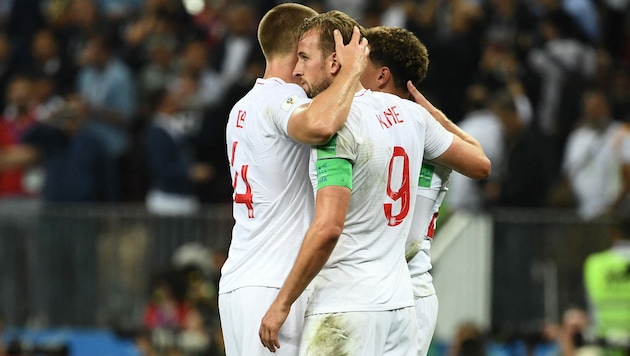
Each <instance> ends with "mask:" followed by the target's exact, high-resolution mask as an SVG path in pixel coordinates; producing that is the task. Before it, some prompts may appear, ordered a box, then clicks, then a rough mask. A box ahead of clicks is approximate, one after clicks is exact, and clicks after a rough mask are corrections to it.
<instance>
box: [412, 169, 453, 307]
mask: <svg viewBox="0 0 630 356" xmlns="http://www.w3.org/2000/svg"><path fill="white" fill-rule="evenodd" d="M451 172H452V170H451V169H450V168H447V167H444V166H442V165H439V164H437V163H433V162H430V161H424V162H423V163H422V169H421V170H420V179H419V180H418V192H417V195H418V199H417V200H416V209H415V211H414V215H413V224H412V226H411V231H410V232H409V236H408V237H407V246H406V251H405V258H406V260H407V265H408V267H409V273H410V274H411V283H412V284H413V294H414V297H416V298H419V297H426V296H429V295H432V294H435V287H434V286H433V277H432V276H431V274H430V273H429V271H430V270H431V268H432V266H431V251H430V249H431V243H432V242H433V234H434V233H435V225H436V223H437V218H438V211H439V209H440V205H442V201H443V200H444V195H446V192H447V190H448V178H449V176H450V174H451Z"/></svg>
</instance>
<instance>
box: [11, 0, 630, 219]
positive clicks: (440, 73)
mask: <svg viewBox="0 0 630 356" xmlns="http://www.w3.org/2000/svg"><path fill="white" fill-rule="evenodd" d="M277 2H278V1H271V0H268V1H236V0H223V1H220V0H205V1H203V0H125V1H122V0H20V1H15V0H13V1H11V0H5V1H3V2H1V3H0V110H1V111H0V112H1V113H2V117H1V118H0V198H3V199H15V198H19V199H23V198H35V199H40V200H42V201H44V202H129V201H131V202H146V204H147V207H148V208H149V209H150V211H152V212H155V213H164V214H181V213H186V212H189V211H194V210H195V209H196V208H197V207H198V206H199V204H207V203H225V202H230V199H231V185H230V177H229V172H228V166H227V159H226V149H225V143H224V129H225V127H224V126H225V123H226V120H227V114H228V112H229V109H230V108H231V106H232V105H233V104H234V102H235V101H236V100H237V99H239V98H240V97H241V96H242V95H243V93H245V92H246V91H247V90H248V89H249V88H250V87H251V85H252V83H253V82H254V80H255V78H256V77H260V76H262V74H263V71H264V58H263V56H262V55H261V52H260V50H259V46H258V44H257V40H256V28H257V23H258V20H259V19H260V17H261V16H262V15H263V14H264V12H265V11H267V10H268V9H269V8H271V7H272V6H274V5H275V4H276V3H277ZM305 3H306V4H307V5H309V6H312V7H313V8H315V9H317V10H318V11H325V10H329V9H339V10H342V11H344V12H346V13H348V14H350V15H351V16H353V17H354V18H356V19H357V20H358V21H359V22H360V23H361V24H362V25H364V26H366V27H371V26H377V25H386V26H396V27H405V28H408V29H410V30H412V31H413V32H414V33H415V34H416V35H417V36H418V37H419V38H420V39H421V40H422V42H423V43H424V44H425V45H426V46H427V48H428V51H429V57H430V65H429V72H428V76H427V78H426V80H424V82H422V83H419V87H420V89H421V90H422V92H423V93H424V95H425V96H426V97H427V98H429V99H430V100H431V101H432V102H433V103H434V104H435V105H436V106H437V107H439V108H441V109H442V110H443V111H444V112H445V113H446V114H447V116H448V117H449V118H450V119H451V120H453V121H454V122H456V123H458V124H460V125H462V127H463V128H464V129H466V130H467V131H469V132H470V133H471V134H472V135H473V136H475V137H476V138H477V139H478V140H479V141H480V142H481V143H482V145H483V146H484V149H485V150H486V152H487V154H488V156H489V157H490V158H491V160H492V163H493V175H492V176H491V177H490V178H489V179H487V180H485V181H483V182H472V181H469V180H467V179H465V178H463V177H462V176H459V175H456V176H455V177H454V178H453V182H452V183H451V192H450V193H449V197H447V201H446V208H447V209H451V210H457V209H468V210H475V211H479V210H484V209H488V208H492V207H494V206H516V207H546V206H571V207H576V208H577V209H578V212H579V213H580V215H581V216H582V217H584V218H585V219H593V218H596V217H598V216H601V215H605V214H610V213H611V212H612V213H620V212H624V211H626V212H627V210H628V209H627V203H626V204H625V206H626V208H624V199H625V200H626V201H627V200H628V198H627V196H628V192H629V191H630V188H629V187H630V183H628V181H629V180H630V178H628V176H630V174H629V173H627V171H628V168H627V167H628V163H629V162H630V157H628V156H630V153H628V152H630V145H629V144H628V142H627V141H628V139H627V136H629V135H628V127H627V125H626V126H624V125H621V124H622V123H626V124H627V123H628V121H630V21H629V20H630V15H629V14H630V10H629V5H628V1H626V0H488V1H479V0H449V1H446V0H423V1H393V0H346V1H311V2H305ZM278 40H279V41H281V40H282V39H278ZM578 131H579V132H578ZM572 134H573V135H572ZM624 136H625V137H626V139H623V138H622V137H624ZM571 137H573V138H572V139H571ZM624 170H626V174H623V171H624ZM624 209H625V210H624Z"/></svg>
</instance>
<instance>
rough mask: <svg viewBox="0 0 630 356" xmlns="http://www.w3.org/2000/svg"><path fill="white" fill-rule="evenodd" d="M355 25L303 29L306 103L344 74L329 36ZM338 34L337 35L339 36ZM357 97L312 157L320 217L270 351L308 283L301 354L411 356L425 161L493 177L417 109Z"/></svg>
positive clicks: (278, 304) (273, 327) (274, 314)
mask: <svg viewBox="0 0 630 356" xmlns="http://www.w3.org/2000/svg"><path fill="white" fill-rule="evenodd" d="M353 27H359V25H358V24H357V23H356V21H354V20H353V19H351V18H349V17H348V16H347V15H345V14H343V13H341V12H339V11H329V12H327V13H324V14H320V15H317V16H314V17H311V18H309V19H308V20H306V21H305V23H304V25H303V26H302V27H301V29H300V30H301V37H300V42H299V45H298V57H299V60H298V63H297V65H296V68H295V71H294V73H295V75H297V76H298V77H299V78H300V79H301V82H302V87H303V88H304V89H305V91H306V92H307V94H308V95H309V96H311V97H315V98H317V95H318V94H319V93H321V92H322V90H324V89H326V88H327V87H328V86H329V85H334V83H335V82H336V80H338V73H339V70H340V68H342V67H343V66H342V65H339V63H338V61H337V60H336V53H335V49H334V47H333V46H332V43H333V37H335V38H336V37H337V36H340V35H343V37H344V39H345V40H346V41H347V40H348V39H349V38H350V35H351V33H352V28H353ZM333 29H339V30H340V32H341V34H339V33H334V36H333ZM362 31H364V30H363V29H362ZM356 90H357V91H356V94H355V98H354V101H353V103H352V107H351V109H350V115H349V117H348V119H347V121H346V124H345V125H344V127H343V128H342V129H341V130H340V131H339V132H338V133H337V135H335V136H334V137H333V139H332V140H330V141H329V142H328V143H327V144H325V145H319V146H317V147H316V148H315V149H314V150H313V152H312V155H313V159H314V161H315V162H316V163H315V168H316V171H317V180H316V182H315V183H314V184H315V185H316V186H317V196H316V202H315V203H316V206H315V217H314V219H313V222H312V223H311V226H310V227H309V229H308V231H307V233H306V236H305V238H304V242H303V244H302V247H301V249H300V252H299V254H298V257H297V260H296V261H295V264H294V265H293V268H292V269H291V272H290V273H289V276H288V277H287V280H286V282H285V283H284V285H283V287H282V289H281V290H280V292H279V294H278V297H277V298H276V300H275V301H274V302H273V304H272V305H271V307H270V308H269V310H268V311H267V314H266V315H265V317H264V318H263V319H262V322H261V326H260V332H259V335H260V339H261V342H262V343H263V345H265V346H266V347H267V348H269V350H271V351H277V350H279V349H278V347H280V346H282V347H283V344H282V343H280V342H279V340H278V329H279V328H280V327H281V325H282V324H283V323H284V321H285V318H286V316H287V315H288V314H289V313H290V312H291V306H292V304H293V301H294V300H295V299H296V298H298V297H299V295H300V294H301V293H302V291H303V290H304V289H305V288H307V286H308V285H309V283H311V281H312V283H311V285H312V289H313V290H312V294H311V296H310V298H309V305H308V307H307V312H306V321H305V327H304V333H303V336H302V343H301V347H300V355H343V354H346V355H379V356H382V355H415V353H416V352H417V351H416V349H417V327H416V318H415V314H414V312H413V305H414V302H413V292H412V286H411V281H410V276H409V272H408V269H407V266H406V262H405V260H404V259H403V256H404V253H405V240H406V237H407V235H408V234H409V229H410V228H411V217H412V215H413V209H414V205H415V200H416V190H417V187H416V184H414V183H415V182H416V181H417V180H418V178H419V174H420V166H421V162H422V158H423V156H425V155H426V157H427V158H429V159H434V158H435V159H439V160H440V161H441V162H442V163H443V164H447V165H449V166H451V168H456V169H458V170H462V171H464V172H466V173H467V174H470V175H472V176H477V177H480V178H481V177H485V176H486V175H487V174H488V173H489V169H490V164H489V161H488V160H487V158H486V157H485V156H483V155H481V156H479V155H476V154H470V152H469V151H467V150H465V149H464V147H463V142H462V141H461V139H460V138H458V137H456V136H453V135H452V134H451V133H449V132H447V131H446V130H445V129H444V128H443V127H442V126H440V125H439V123H437V121H435V120H434V119H433V118H431V117H430V115H429V114H428V112H427V111H426V110H424V109H423V108H422V107H421V106H419V105H417V104H415V103H413V102H411V101H409V100H404V99H401V98H399V97H396V96H395V95H391V94H387V93H378V92H372V91H369V90H366V89H364V88H363V87H362V86H361V85H360V84H359V85H357V87H356ZM280 349H281V348H280Z"/></svg>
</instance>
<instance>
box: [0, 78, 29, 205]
mask: <svg viewBox="0 0 630 356" xmlns="http://www.w3.org/2000/svg"><path fill="white" fill-rule="evenodd" d="M32 91H33V81H32V80H31V79H30V78H29V77H27V76H22V75H18V76H15V77H13V78H12V79H11V80H10V82H9V84H8V88H7V106H6V108H5V109H4V112H3V113H2V115H1V117H0V149H1V150H2V153H3V154H4V155H6V154H7V153H8V152H9V151H13V150H14V147H15V146H17V145H18V144H19V143H20V138H21V136H22V134H23V133H24V132H25V131H26V130H27V129H28V128H30V127H31V126H33V125H34V124H35V113H34V111H33V108H32ZM0 166H2V164H0ZM24 174H25V168H24V167H20V166H12V167H6V168H5V169H2V170H1V171H0V197H3V198H7V197H20V196H22V197H24V196H27V195H28V192H27V190H26V189H25V186H24Z"/></svg>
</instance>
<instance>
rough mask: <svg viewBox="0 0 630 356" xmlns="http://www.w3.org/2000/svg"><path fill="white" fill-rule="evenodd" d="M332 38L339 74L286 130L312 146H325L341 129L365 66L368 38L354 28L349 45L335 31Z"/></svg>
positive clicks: (298, 111) (293, 116)
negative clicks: (333, 39)
mask: <svg viewBox="0 0 630 356" xmlns="http://www.w3.org/2000/svg"><path fill="white" fill-rule="evenodd" d="M334 37H335V56H336V60H337V62H338V63H339V65H340V70H339V74H338V75H337V77H336V78H335V80H333V82H332V84H331V85H330V87H328V88H327V89H326V90H324V91H323V92H322V93H320V94H319V95H317V96H316V97H315V98H314V99H313V101H311V102H310V103H309V104H305V105H302V106H301V107H299V108H297V109H295V110H294V111H293V113H292V114H291V118H290V119H289V123H288V128H287V129H288V133H289V136H291V138H293V139H294V140H296V141H298V142H302V143H306V144H311V145H313V144H322V143H326V142H328V140H330V139H331V138H332V136H333V135H334V134H335V133H336V132H337V131H338V130H339V129H340V128H341V127H342V126H343V124H344V123H345V122H346V118H347V117H348V113H349V112H350V106H351V105H352V99H353V98H354V94H355V93H356V91H357V85H358V83H359V79H360V77H361V73H363V70H364V69H365V67H366V66H367V61H368V56H369V52H370V51H369V48H368V46H367V39H365V38H361V33H360V32H359V29H358V28H357V27H355V28H354V32H353V33H352V39H351V40H350V42H349V43H348V45H344V44H343V38H342V36H341V33H340V32H339V31H338V30H335V33H334Z"/></svg>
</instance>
